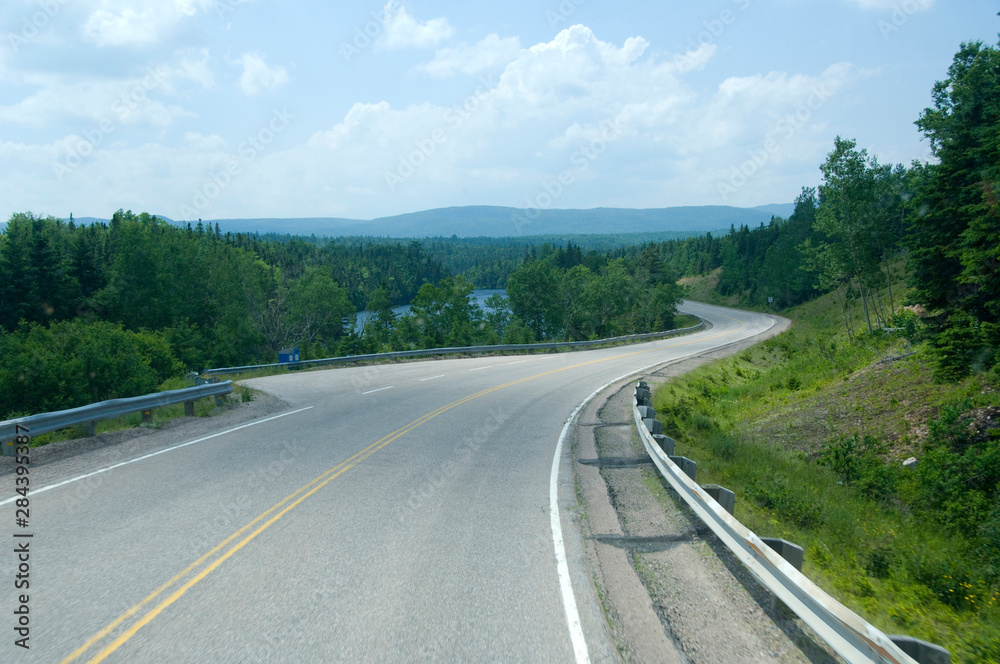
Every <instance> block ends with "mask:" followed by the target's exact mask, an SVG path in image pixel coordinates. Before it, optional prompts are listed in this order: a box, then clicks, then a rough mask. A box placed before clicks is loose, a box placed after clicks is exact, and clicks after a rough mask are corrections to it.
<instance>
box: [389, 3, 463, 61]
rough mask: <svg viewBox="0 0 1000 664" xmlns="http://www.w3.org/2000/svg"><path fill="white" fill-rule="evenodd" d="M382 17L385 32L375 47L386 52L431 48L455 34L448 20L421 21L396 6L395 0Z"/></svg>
mask: <svg viewBox="0 0 1000 664" xmlns="http://www.w3.org/2000/svg"><path fill="white" fill-rule="evenodd" d="M382 16H383V23H384V26H383V31H382V34H381V35H379V38H378V40H377V41H376V42H375V45H376V47H378V48H382V49H385V50H396V49H401V48H410V47H414V48H430V47H433V46H436V45H437V44H439V43H440V42H442V41H444V40H445V39H447V38H449V37H451V35H452V33H453V32H454V30H453V29H452V27H451V24H449V23H448V19H446V18H433V19H431V20H429V21H419V20H417V19H415V18H414V17H412V16H410V14H409V13H408V12H407V11H406V7H404V6H402V5H399V6H396V3H395V0H389V2H388V3H386V5H385V7H384V8H383V10H382Z"/></svg>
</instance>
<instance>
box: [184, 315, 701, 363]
mask: <svg viewBox="0 0 1000 664" xmlns="http://www.w3.org/2000/svg"><path fill="white" fill-rule="evenodd" d="M703 327H705V323H704V321H702V322H701V323H698V324H697V325H693V326H691V327H682V328H678V329H676V330H667V331H666V332H648V333H645V334H629V335H626V336H623V337H611V338H609V339H595V340H592V341H556V342H552V343H542V344H500V345H496V346H461V347H456V348H425V349H417V350H401V351H396V352H392V353H372V354H369V355H345V356H343V357H328V358H325V359H320V360H301V361H299V362H277V363H274V364H253V365H247V366H243V367H222V368H219V369H206V370H205V371H203V372H202V375H203V376H218V375H220V374H232V373H241V372H244V371H254V370H256V369H271V368H275V367H287V368H289V369H298V368H305V367H316V366H322V365H326V364H347V363H350V362H367V361H371V360H391V359H395V358H401V357H420V356H426V355H464V354H470V353H505V352H510V351H516V350H555V349H558V348H587V347H590V346H603V345H607V344H617V343H624V342H628V341H643V340H646V339H661V338H664V337H669V336H673V335H676V334H684V333H685V332H694V331H695V330H700V329H701V328H703Z"/></svg>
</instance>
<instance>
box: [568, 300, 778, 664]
mask: <svg viewBox="0 0 1000 664" xmlns="http://www.w3.org/2000/svg"><path fill="white" fill-rule="evenodd" d="M750 313H756V312H750ZM757 315H761V316H764V317H765V318H767V319H769V320H770V321H771V324H770V325H768V326H767V327H766V328H765V329H764V330H762V331H761V332H757V333H755V334H752V335H750V337H747V338H753V337H755V336H757V335H759V334H763V333H764V332H767V331H768V330H770V329H771V328H772V327H774V325H775V324H776V323H777V321H776V320H775V319H774V318H771V317H770V316H767V315H766V314H757ZM747 338H744V339H740V340H739V341H745V340H746V339H747ZM731 343H733V342H731ZM704 352H706V351H705V350H695V351H692V352H690V353H688V354H687V355H682V356H680V357H676V358H673V359H671V360H660V361H659V362H654V363H653V364H647V365H646V366H644V367H641V368H639V369H635V370H633V371H630V372H628V373H627V374H624V375H622V376H619V377H618V378H615V379H614V380H612V381H610V382H608V383H605V384H604V385H602V386H601V387H599V388H597V389H596V390H595V391H594V392H592V393H591V395H590V396H588V397H587V398H586V399H584V400H583V401H582V402H580V405H578V406H577V407H576V408H575V409H574V410H573V412H572V413H571V414H570V416H569V417H568V418H566V423H565V424H564V425H563V428H562V433H560V434H559V442H558V443H556V450H555V452H554V453H553V455H552V470H551V472H550V473H549V525H550V526H551V528H552V545H553V547H554V548H555V555H556V572H557V573H558V575H559V589H560V590H561V591H562V598H563V609H565V611H566V623H567V626H568V627H569V636H570V641H571V642H572V643H573V655H574V657H575V659H576V663H577V664H589V662H590V653H589V651H588V650H587V640H586V638H585V637H584V635H583V626H582V625H581V623H580V611H579V609H577V606H576V595H574V594H573V582H572V580H571V579H570V576H569V562H568V561H567V558H566V546H565V544H564V543H563V534H562V524H561V522H560V519H559V460H560V458H561V457H562V448H563V443H564V442H566V439H567V438H568V437H569V431H570V427H571V426H572V425H573V420H575V419H576V416H577V415H579V414H580V411H581V410H583V409H584V408H585V407H586V406H587V404H588V403H590V401H591V399H593V398H594V397H596V396H597V395H598V394H600V393H601V392H603V391H604V390H606V389H607V388H609V387H611V386H612V385H614V384H615V383H617V382H619V381H623V380H625V379H626V378H629V377H630V376H634V375H635V374H638V373H642V372H644V371H646V370H647V369H649V368H651V367H655V366H658V365H660V364H664V362H669V363H673V362H678V361H680V360H685V359H687V358H689V357H691V356H693V355H699V354H701V353H704Z"/></svg>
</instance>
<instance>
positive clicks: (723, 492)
mask: <svg viewBox="0 0 1000 664" xmlns="http://www.w3.org/2000/svg"><path fill="white" fill-rule="evenodd" d="M701 488H702V489H704V490H705V493H707V494H708V495H710V496H711V497H712V498H714V499H715V502H717V503H719V505H721V506H722V509H724V510H726V511H727V512H729V513H730V514H731V515H734V516H735V511H736V494H735V493H733V492H732V491H730V490H729V489H727V488H725V487H722V486H719V485H718V484H704V485H702V487H701Z"/></svg>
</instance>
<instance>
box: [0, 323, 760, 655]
mask: <svg viewBox="0 0 1000 664" xmlns="http://www.w3.org/2000/svg"><path fill="white" fill-rule="evenodd" d="M684 308H685V309H686V310H687V311H689V312H691V313H695V314H697V315H699V316H702V317H703V318H705V319H706V320H708V321H710V322H711V323H712V324H713V327H712V329H710V330H707V331H704V332H699V333H696V334H693V335H690V336H686V337H681V338H677V339H669V340H664V341H658V342H653V343H646V344H641V345H632V346H625V347H618V348H611V349H602V350H592V351H584V352H572V353H561V354H555V355H534V356H510V357H483V358H474V359H462V360H458V359H450V360H436V361H433V360H432V361H423V362H413V363H406V364H393V365H385V366H378V367H360V368H342V369H334V370H329V371H318V372H308V373H297V374H287V375H282V376H275V377H270V378H261V379H255V380H253V381H251V384H252V385H253V386H254V387H257V388H259V389H262V390H265V391H267V392H270V393H272V394H274V395H277V396H278V397H280V398H281V399H284V400H285V401H286V402H287V403H288V404H289V406H290V407H289V409H288V411H287V413H286V414H283V416H281V417H277V418H273V419H269V420H267V421H264V422H261V423H259V424H255V425H253V426H248V427H244V428H241V429H239V430H238V431H232V432H229V433H225V434H224V435H219V436H216V437H213V438H211V439H208V440H203V441H201V442H197V443H194V444H191V445H187V446H185V447H183V448H179V449H174V450H172V451H168V452H166V453H163V454H160V455H158V456H155V457H151V458H148V459H144V460H140V461H137V462H135V463H131V464H128V465H124V466H121V467H119V468H115V469H114V470H111V471H110V472H107V473H105V474H103V475H102V476H101V477H102V481H101V482H100V485H99V490H96V491H93V492H91V495H89V496H87V497H86V499H85V500H81V499H80V498H79V497H78V494H77V493H73V491H72V490H73V488H74V486H75V484H74V483H69V484H66V485H65V486H61V487H58V488H55V489H52V490H50V491H46V492H44V493H39V494H37V495H35V496H34V497H33V499H32V519H33V523H32V528H33V530H34V532H35V533H36V535H35V537H34V539H33V540H32V543H31V547H32V558H31V569H32V578H31V603H30V610H31V626H32V632H31V645H32V647H31V649H30V651H27V652H25V651H22V650H21V649H18V648H16V647H14V646H13V640H14V637H13V636H12V633H13V629H12V628H13V626H14V620H13V618H12V613H11V611H12V610H13V608H14V607H13V604H14V601H13V600H14V597H13V595H14V592H13V591H12V590H8V591H5V592H3V593H2V594H0V601H2V602H3V607H2V612H0V615H4V616H7V617H6V618H4V619H0V628H2V629H0V634H4V635H5V636H4V639H3V641H2V642H0V661H4V662H18V661H25V662H29V661H30V662H63V661H67V662H68V661H72V662H98V661H104V662H130V663H133V662H175V663H179V662H199V663H203V662H335V661H352V662H353V661H503V662H512V661H534V662H540V661H545V662H572V661H574V659H576V661H583V660H584V658H586V657H589V658H590V659H591V660H592V661H601V660H606V659H609V658H610V657H611V653H612V650H613V646H612V645H611V644H610V643H608V641H607V637H606V635H605V634H604V629H603V617H602V616H601V610H600V606H599V602H598V600H597V599H596V597H595V596H594V593H593V591H592V590H591V586H592V584H591V583H590V580H589V577H588V576H587V572H586V570H585V569H584V568H583V563H582V558H581V556H582V549H581V547H580V542H579V534H578V532H577V530H576V528H575V526H574V521H573V514H572V511H571V510H570V509H568V508H571V507H572V506H573V505H575V504H576V498H575V496H574V495H573V490H572V486H571V484H569V483H568V482H569V480H568V478H570V477H571V473H569V472H568V470H569V467H568V466H569V462H568V449H567V448H566V446H563V448H562V450H561V453H560V454H559V455H558V456H554V454H555V452H556V447H557V441H559V439H560V434H561V432H562V431H563V428H564V424H565V422H566V420H567V418H568V417H569V416H570V414H571V413H572V412H573V411H574V409H575V408H576V407H577V406H578V405H579V404H580V403H581V402H582V401H584V400H585V399H586V398H587V397H588V396H589V395H591V394H592V393H593V392H594V391H595V390H596V389H597V388H599V387H601V386H603V385H604V384H606V383H608V382H610V381H612V380H613V379H615V378H618V377H621V376H623V375H624V374H628V373H630V372H634V371H638V370H641V369H643V368H645V367H649V366H651V365H656V364H659V363H663V362H666V361H669V360H671V359H676V358H678V357H683V356H688V355H691V354H698V353H700V352H704V351H706V350H708V349H710V348H713V347H716V346H718V345H720V344H726V343H729V342H733V341H736V340H740V339H744V338H747V337H750V336H753V335H755V334H758V333H760V332H762V331H763V330H765V329H767V328H769V327H770V326H771V325H772V320H771V319H770V318H768V317H766V316H762V315H759V314H751V313H746V312H736V311H733V310H728V309H721V308H718V307H710V306H708V305H701V304H696V303H687V304H686V306H685V307H684ZM567 445H568V443H567ZM554 459H555V460H557V461H558V463H557V464H556V471H557V473H556V474H557V478H556V480H557V481H556V484H557V487H558V492H559V498H558V506H557V508H556V511H555V514H556V518H557V524H556V525H557V528H558V529H559V530H561V531H562V533H563V535H564V536H565V546H564V547H563V548H564V550H565V554H564V555H565V563H564V565H562V566H560V565H559V564H557V560H558V559H559V556H560V555H562V554H559V553H557V548H556V547H555V545H554V543H553V528H552V523H551V516H552V514H551V512H550V488H551V486H552V483H553V478H554V475H553V472H552V471H553V463H554ZM60 463H61V462H60ZM53 466H54V468H53V467H48V466H47V467H46V469H47V476H48V477H51V480H50V482H49V483H50V484H51V483H54V482H56V481H62V480H71V479H73V477H72V473H70V472H69V470H67V472H66V474H65V476H60V475H59V466H58V464H53ZM67 469H69V466H67ZM3 480H4V483H3V484H0V490H2V495H0V499H6V498H7V497H9V496H11V495H12V490H13V489H12V484H13V482H12V480H10V478H9V477H8V478H3ZM35 488H40V487H37V486H36V487H35ZM13 507H14V506H13V505H12V504H10V503H7V504H6V505H4V506H3V507H2V508H0V514H4V515H7V514H8V513H9V518H7V517H5V519H6V520H7V521H8V522H9V523H10V524H13V519H14V516H13ZM6 530H8V531H9V532H13V530H14V528H13V525H11V527H9V528H8V529H6ZM8 536H9V535H8ZM8 541H13V540H8ZM4 548H5V549H6V548H8V547H4ZM11 548H12V547H11ZM11 560H12V555H11V554H9V553H8V554H4V555H3V556H2V557H0V569H3V570H5V574H4V576H5V578H7V579H10V578H12V576H13V574H12V573H11V571H10V563H11ZM4 565H6V567H4ZM561 571H562V572H563V576H562V577H561V576H560V572H561ZM567 573H568V576H566V574H567ZM2 583H3V586H4V587H6V588H10V583H11V581H7V580H4V581H3V582H2ZM567 607H569V608H567ZM4 622H6V623H8V624H4ZM571 623H572V624H573V627H571ZM8 625H9V626H8Z"/></svg>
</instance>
